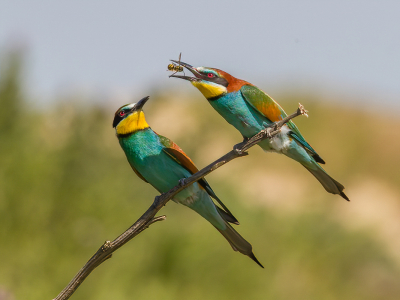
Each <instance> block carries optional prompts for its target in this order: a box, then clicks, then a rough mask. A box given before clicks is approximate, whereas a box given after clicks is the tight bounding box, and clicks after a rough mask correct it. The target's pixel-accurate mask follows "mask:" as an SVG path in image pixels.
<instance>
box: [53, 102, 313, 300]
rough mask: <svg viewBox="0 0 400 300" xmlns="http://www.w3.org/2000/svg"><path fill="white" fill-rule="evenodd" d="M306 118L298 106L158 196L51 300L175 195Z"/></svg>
mask: <svg viewBox="0 0 400 300" xmlns="http://www.w3.org/2000/svg"><path fill="white" fill-rule="evenodd" d="M300 115H305V116H307V111H306V110H305V109H304V107H303V106H302V105H301V104H299V108H298V109H297V111H296V112H295V113H293V114H291V115H290V116H287V117H286V118H284V119H282V120H280V121H278V122H275V123H272V124H270V125H268V126H267V127H266V128H265V129H263V130H261V131H260V132H259V133H257V134H256V135H254V136H253V137H251V138H250V139H245V140H244V141H243V142H241V143H239V144H237V145H235V146H234V149H233V150H232V151H230V152H228V153H227V154H225V155H224V156H222V157H221V158H219V159H218V160H216V161H214V162H213V163H211V164H209V165H208V166H207V167H205V168H203V169H201V170H200V171H198V172H197V173H195V174H193V175H192V176H190V177H188V178H185V179H182V180H180V181H179V184H178V185H177V186H175V187H173V188H172V189H170V190H169V191H168V192H166V193H163V194H161V195H160V196H156V197H155V199H154V202H153V204H152V205H151V206H150V207H149V208H148V209H147V211H146V212H145V213H144V214H143V215H142V216H141V217H140V218H139V219H138V220H137V221H136V222H135V223H134V224H133V225H132V226H131V227H129V228H128V229H127V230H126V231H125V232H124V233H122V234H121V235H120V236H119V237H117V238H116V239H115V240H113V241H112V242H110V241H106V242H105V243H104V244H103V245H102V246H101V247H100V248H99V250H97V252H96V253H95V254H94V255H93V256H92V257H91V258H90V259H89V261H88V262H87V263H86V264H85V265H84V266H83V268H82V269H81V270H80V271H79V272H78V274H76V275H75V277H74V278H73V279H72V280H71V282H70V283H69V284H68V285H67V286H66V287H65V288H64V289H63V290H62V291H61V293H60V294H59V295H58V296H57V297H56V298H54V299H53V300H65V299H69V298H70V297H71V295H72V294H73V293H74V292H75V291H76V289H77V288H78V287H79V285H80V284H81V283H82V282H83V281H84V280H85V279H86V277H88V276H89V274H90V273H91V272H92V271H93V270H94V269H95V268H97V267H98V266H99V265H100V264H102V263H103V262H104V261H106V260H107V259H109V258H111V256H112V254H113V252H115V251H116V250H117V249H118V248H120V247H122V246H123V245H125V244H126V243H127V242H128V241H129V240H131V239H133V238H134V237H135V236H137V235H138V234H139V233H141V232H142V231H144V230H145V229H146V228H148V227H149V226H150V225H151V224H153V223H155V222H158V221H162V220H165V218H166V217H165V216H159V217H154V216H155V215H156V213H157V212H158V211H159V210H160V209H161V208H162V207H163V206H165V205H166V204H167V202H168V201H169V200H171V199H172V198H173V197H174V196H175V195H176V194H177V193H179V192H180V191H182V190H183V189H185V188H186V187H188V186H189V185H191V184H193V183H194V182H196V181H198V180H199V179H201V178H203V177H204V176H206V175H208V174H209V173H211V172H213V171H215V170H216V169H218V168H219V167H221V166H223V165H224V164H226V163H228V162H230V161H231V160H233V159H235V158H238V157H242V156H246V155H247V154H248V153H247V152H246V151H247V150H248V149H249V148H251V147H253V146H254V145H256V144H257V143H259V142H260V141H262V140H264V139H267V138H268V139H271V138H273V137H274V136H276V135H277V134H279V133H280V131H281V128H282V126H283V125H284V124H286V123H287V122H289V121H290V120H291V119H293V118H295V117H297V116H300Z"/></svg>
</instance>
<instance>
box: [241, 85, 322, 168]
mask: <svg viewBox="0 0 400 300" xmlns="http://www.w3.org/2000/svg"><path fill="white" fill-rule="evenodd" d="M240 92H241V93H242V96H243V98H244V99H245V100H246V101H247V103H249V104H250V105H251V106H252V107H253V108H254V109H256V110H257V111H258V112H259V113H261V114H262V115H263V116H265V117H266V118H267V119H268V121H270V122H277V121H280V120H282V119H283V118H285V117H287V114H286V112H285V111H284V110H283V108H282V107H281V106H280V105H279V104H278V103H276V102H275V100H274V99H272V98H271V97H270V96H269V95H267V94H266V93H264V92H263V91H262V90H260V89H259V88H257V87H255V86H251V85H244V86H243V87H242V88H241V89H240ZM286 124H287V126H288V127H289V129H290V130H291V133H290V136H291V137H292V138H293V139H295V140H296V142H298V143H299V144H300V145H301V146H302V147H303V148H304V149H306V150H307V151H308V152H309V153H310V155H311V156H312V157H313V158H314V159H315V161H316V162H319V163H321V164H324V163H325V161H324V160H323V159H322V158H321V157H320V156H319V155H318V153H317V152H316V151H315V150H314V149H313V148H312V147H311V145H310V144H309V143H307V141H306V140H305V139H304V137H303V135H302V134H301V133H300V130H299V129H298V128H297V126H296V124H294V123H293V122H292V121H289V122H287V123H286Z"/></svg>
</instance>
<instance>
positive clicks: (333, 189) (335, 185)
mask: <svg viewBox="0 0 400 300" xmlns="http://www.w3.org/2000/svg"><path fill="white" fill-rule="evenodd" d="M303 166H304V167H305V168H306V169H307V170H308V171H309V172H310V173H311V174H313V175H314V176H315V178H317V179H318V181H319V182H320V183H321V184H322V186H323V187H324V188H325V190H326V191H327V192H328V193H332V194H338V195H340V196H342V197H343V198H344V199H346V200H347V201H350V199H349V198H348V197H347V196H346V194H345V193H343V190H344V186H343V185H342V184H340V183H339V182H337V181H336V180H335V179H333V178H332V177H331V176H329V175H328V174H327V173H326V172H325V171H324V169H322V168H321V167H320V166H319V165H318V164H317V163H314V165H313V166H315V167H316V168H315V169H313V168H310V167H308V166H306V165H304V164H303Z"/></svg>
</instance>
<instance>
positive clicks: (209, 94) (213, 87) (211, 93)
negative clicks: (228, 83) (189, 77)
mask: <svg viewBox="0 0 400 300" xmlns="http://www.w3.org/2000/svg"><path fill="white" fill-rule="evenodd" d="M192 84H193V85H194V86H195V87H197V88H198V89H199V91H200V92H201V93H202V94H203V95H204V97H206V98H207V99H210V98H214V97H218V96H221V95H222V94H224V93H226V87H224V86H222V85H219V84H213V83H207V82H199V81H192Z"/></svg>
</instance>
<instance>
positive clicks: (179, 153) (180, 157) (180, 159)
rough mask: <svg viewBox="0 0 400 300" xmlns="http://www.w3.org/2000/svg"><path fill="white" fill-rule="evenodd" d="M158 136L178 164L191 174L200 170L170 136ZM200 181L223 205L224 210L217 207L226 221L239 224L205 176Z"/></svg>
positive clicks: (165, 150)
mask: <svg viewBox="0 0 400 300" xmlns="http://www.w3.org/2000/svg"><path fill="white" fill-rule="evenodd" d="M158 137H159V138H160V142H161V144H162V145H163V146H164V147H165V148H164V149H163V151H164V152H165V153H166V154H167V155H169V156H170V157H171V158H172V159H173V160H175V161H176V162H177V163H178V164H180V165H181V166H182V167H184V168H185V169H186V170H188V171H189V172H190V173H191V174H194V173H196V172H198V171H199V170H198V169H197V167H196V166H195V164H194V163H193V161H192V160H191V159H190V158H189V156H187V155H186V153H185V152H183V150H182V149H181V148H180V147H179V146H178V145H177V144H175V143H174V142H173V141H171V140H170V139H169V138H167V137H165V136H162V135H158ZM198 183H199V184H200V186H201V187H203V188H204V189H205V190H206V192H207V193H208V194H209V195H210V196H211V197H212V198H214V199H215V200H216V201H217V202H218V203H219V205H221V207H222V208H223V210H222V209H220V208H219V207H217V208H218V209H219V210H220V214H221V216H222V217H223V218H224V219H225V220H226V221H228V222H230V223H233V224H236V225H239V221H238V220H237V219H236V218H235V217H234V216H233V214H232V213H231V212H230V211H229V209H228V208H227V207H226V206H225V204H224V203H222V201H221V200H220V199H219V198H218V197H217V195H216V194H215V193H214V191H213V190H212V188H211V186H210V185H209V184H208V182H207V181H206V180H205V179H204V178H202V179H200V180H198ZM221 211H222V213H221Z"/></svg>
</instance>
